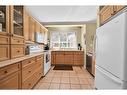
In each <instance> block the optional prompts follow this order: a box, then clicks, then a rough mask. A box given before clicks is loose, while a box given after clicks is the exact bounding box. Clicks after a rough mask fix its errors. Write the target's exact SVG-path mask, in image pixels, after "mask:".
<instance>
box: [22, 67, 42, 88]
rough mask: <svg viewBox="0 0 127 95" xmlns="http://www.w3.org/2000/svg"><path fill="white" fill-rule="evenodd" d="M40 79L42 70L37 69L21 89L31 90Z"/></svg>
mask: <svg viewBox="0 0 127 95" xmlns="http://www.w3.org/2000/svg"><path fill="white" fill-rule="evenodd" d="M41 77H42V69H41V68H40V69H38V70H37V71H36V72H35V73H34V74H33V75H32V76H30V77H29V78H28V79H27V80H26V81H24V82H23V83H22V89H31V88H33V86H34V85H35V84H36V83H37V82H38V80H39V79H40V78H41Z"/></svg>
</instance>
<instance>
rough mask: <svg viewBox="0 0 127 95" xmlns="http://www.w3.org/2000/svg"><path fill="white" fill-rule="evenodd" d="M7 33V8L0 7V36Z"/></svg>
mask: <svg viewBox="0 0 127 95" xmlns="http://www.w3.org/2000/svg"><path fill="white" fill-rule="evenodd" d="M8 32H9V6H2V5H0V34H4V33H8Z"/></svg>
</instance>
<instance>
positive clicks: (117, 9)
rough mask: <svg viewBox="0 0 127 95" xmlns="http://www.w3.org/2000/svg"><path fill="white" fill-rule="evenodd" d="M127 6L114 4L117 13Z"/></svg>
mask: <svg viewBox="0 0 127 95" xmlns="http://www.w3.org/2000/svg"><path fill="white" fill-rule="evenodd" d="M124 7H125V6H122V5H119V6H114V11H115V12H116V13H117V12H118V11H120V10H121V9H123V8H124Z"/></svg>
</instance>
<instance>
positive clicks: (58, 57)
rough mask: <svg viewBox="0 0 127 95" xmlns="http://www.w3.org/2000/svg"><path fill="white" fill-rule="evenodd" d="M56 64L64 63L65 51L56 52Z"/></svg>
mask: <svg viewBox="0 0 127 95" xmlns="http://www.w3.org/2000/svg"><path fill="white" fill-rule="evenodd" d="M55 64H64V52H56V53H55Z"/></svg>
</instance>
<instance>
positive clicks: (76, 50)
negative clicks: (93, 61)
mask: <svg viewBox="0 0 127 95" xmlns="http://www.w3.org/2000/svg"><path fill="white" fill-rule="evenodd" d="M51 51H83V50H51Z"/></svg>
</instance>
